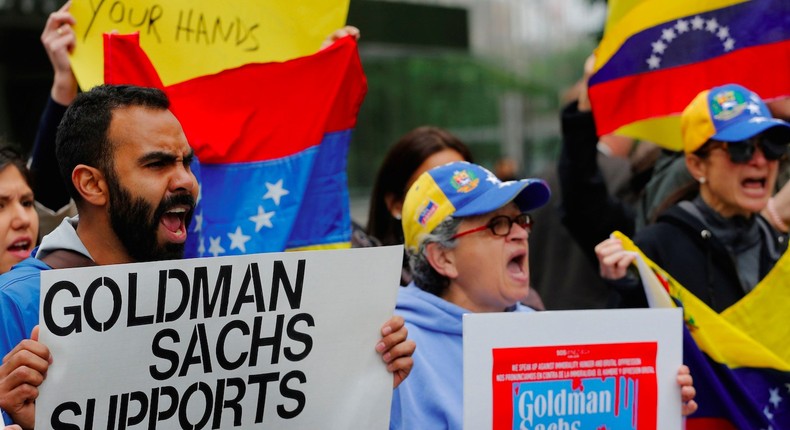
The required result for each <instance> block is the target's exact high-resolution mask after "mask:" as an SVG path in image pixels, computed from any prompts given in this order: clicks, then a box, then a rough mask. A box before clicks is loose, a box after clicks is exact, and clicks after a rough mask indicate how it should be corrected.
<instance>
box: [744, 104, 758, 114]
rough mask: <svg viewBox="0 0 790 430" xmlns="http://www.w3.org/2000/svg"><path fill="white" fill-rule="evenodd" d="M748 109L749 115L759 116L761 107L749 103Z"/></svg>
mask: <svg viewBox="0 0 790 430" xmlns="http://www.w3.org/2000/svg"><path fill="white" fill-rule="evenodd" d="M746 109H749V113H752V114H754V115H757V114H758V113H760V106H757V104H756V103H749V104H747V105H746Z"/></svg>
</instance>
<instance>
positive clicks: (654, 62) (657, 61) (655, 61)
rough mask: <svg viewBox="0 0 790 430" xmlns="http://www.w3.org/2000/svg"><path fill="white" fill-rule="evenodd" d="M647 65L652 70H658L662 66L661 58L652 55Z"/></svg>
mask: <svg viewBox="0 0 790 430" xmlns="http://www.w3.org/2000/svg"><path fill="white" fill-rule="evenodd" d="M647 65H648V66H650V68H651V69H657V68H658V67H659V66H660V65H661V58H659V57H656V56H655V55H651V56H650V58H648V59H647Z"/></svg>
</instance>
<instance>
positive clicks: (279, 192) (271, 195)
mask: <svg viewBox="0 0 790 430" xmlns="http://www.w3.org/2000/svg"><path fill="white" fill-rule="evenodd" d="M266 189H267V190H268V191H266V194H265V195H264V196H263V199H264V200H266V199H272V200H274V204H276V205H277V206H280V198H282V196H285V195H288V194H289V191H288V190H286V189H285V188H283V180H282V179H280V180H279V181H277V182H275V183H273V184H270V183H268V182H267V183H266Z"/></svg>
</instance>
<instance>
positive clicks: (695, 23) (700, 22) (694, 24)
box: [691, 15, 705, 30]
mask: <svg viewBox="0 0 790 430" xmlns="http://www.w3.org/2000/svg"><path fill="white" fill-rule="evenodd" d="M704 26H705V20H704V19H702V18H701V17H700V16H699V15H697V16H695V17H694V19H692V20H691V28H693V29H694V30H702V27H704Z"/></svg>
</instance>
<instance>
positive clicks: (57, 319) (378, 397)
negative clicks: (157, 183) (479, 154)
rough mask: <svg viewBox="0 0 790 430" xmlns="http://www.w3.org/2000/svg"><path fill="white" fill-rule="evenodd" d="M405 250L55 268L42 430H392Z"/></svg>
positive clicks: (45, 299) (47, 282)
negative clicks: (387, 334)
mask: <svg viewBox="0 0 790 430" xmlns="http://www.w3.org/2000/svg"><path fill="white" fill-rule="evenodd" d="M402 255H403V248H402V247H400V246H396V247H379V248H365V249H351V250H343V251H312V252H292V253H271V254H256V255H245V256H234V257H218V258H204V259H190V260H177V261H163V262H152V263H138V264H125V265H115V266H100V267H93V268H82V269H65V270H50V271H44V272H42V276H41V286H42V289H41V317H40V326H41V334H40V341H41V342H42V343H44V344H45V345H47V346H48V347H49V348H50V350H51V352H52V356H53V362H52V364H51V366H50V368H49V371H48V373H47V377H46V380H45V381H44V384H42V385H41V393H40V396H39V397H38V400H37V402H36V428H37V429H50V428H55V429H59V430H60V429H75V430H76V429H93V428H96V429H105V428H107V429H118V430H123V429H149V428H158V429H183V428H189V429H204V428H205V429H209V428H210V429H219V428H222V429H229V428H245V429H246V428H252V427H259V428H277V429H306V428H325V429H348V428H365V429H386V428H388V425H389V412H390V402H391V397H392V375H391V374H390V373H389V372H387V370H386V367H385V364H384V363H383V361H382V360H381V358H380V356H379V354H378V353H377V352H376V351H375V346H376V344H377V343H378V340H379V339H380V338H381V335H380V329H381V326H382V325H383V324H384V322H385V321H387V320H388V319H389V318H390V317H391V316H392V313H393V309H394V307H395V298H396V295H397V290H398V279H399V277H400V270H401V259H402Z"/></svg>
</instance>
